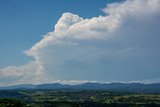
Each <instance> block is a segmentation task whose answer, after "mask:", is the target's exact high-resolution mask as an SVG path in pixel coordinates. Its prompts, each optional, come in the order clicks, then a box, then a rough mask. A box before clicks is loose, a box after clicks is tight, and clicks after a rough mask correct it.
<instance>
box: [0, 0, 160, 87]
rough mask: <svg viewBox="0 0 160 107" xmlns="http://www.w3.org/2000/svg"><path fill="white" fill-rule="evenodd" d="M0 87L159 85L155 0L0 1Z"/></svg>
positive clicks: (159, 28) (159, 19)
mask: <svg viewBox="0 0 160 107" xmlns="http://www.w3.org/2000/svg"><path fill="white" fill-rule="evenodd" d="M0 38H1V39H0V43H1V45H0V60H1V61H0V85H2V86H3V85H12V84H26V83H27V84H28V83H49V82H60V83H71V84H74V83H83V82H88V81H90V82H94V81H97V82H114V81H120V82H132V81H134V82H160V1H159V0H127V1H125V0H123V1H122V0H92V1H91V0H67V1H66V0H45V1H44V0H14V1H9V0H0Z"/></svg>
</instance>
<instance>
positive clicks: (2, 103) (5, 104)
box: [0, 98, 26, 107]
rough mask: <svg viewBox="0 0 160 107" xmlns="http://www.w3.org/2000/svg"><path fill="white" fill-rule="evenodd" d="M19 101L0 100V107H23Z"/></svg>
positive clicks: (11, 99) (10, 99)
mask: <svg viewBox="0 0 160 107" xmlns="http://www.w3.org/2000/svg"><path fill="white" fill-rule="evenodd" d="M25 106H26V105H25V104H24V103H22V102H21V101H20V100H17V99H13V98H0V107H25Z"/></svg>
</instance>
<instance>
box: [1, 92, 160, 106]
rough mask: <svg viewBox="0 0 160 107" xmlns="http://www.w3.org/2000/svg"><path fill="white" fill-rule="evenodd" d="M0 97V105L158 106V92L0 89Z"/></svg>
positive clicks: (159, 101)
mask: <svg viewBox="0 0 160 107" xmlns="http://www.w3.org/2000/svg"><path fill="white" fill-rule="evenodd" d="M0 97H1V98H0V107H160V94H142V93H122V92H111V91H95V90H92V91H52V90H27V91H16V90H15V91H6V90H5V91H0ZM13 98H14V99H13Z"/></svg>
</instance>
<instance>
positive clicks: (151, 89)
mask: <svg viewBox="0 0 160 107" xmlns="http://www.w3.org/2000/svg"><path fill="white" fill-rule="evenodd" d="M0 90H64V91H74V90H107V91H121V92H138V93H160V83H153V84H142V83H108V84H107V83H90V82H88V83H84V84H78V85H67V84H65V85H64V84H59V83H52V84H40V85H32V84H21V85H13V86H7V87H0Z"/></svg>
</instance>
